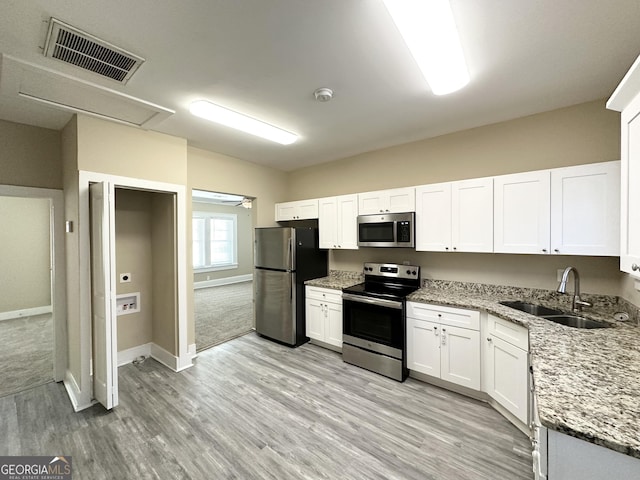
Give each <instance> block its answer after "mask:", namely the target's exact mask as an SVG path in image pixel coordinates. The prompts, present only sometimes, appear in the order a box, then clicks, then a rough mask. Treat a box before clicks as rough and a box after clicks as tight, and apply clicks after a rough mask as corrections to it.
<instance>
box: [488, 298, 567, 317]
mask: <svg viewBox="0 0 640 480" xmlns="http://www.w3.org/2000/svg"><path fill="white" fill-rule="evenodd" d="M500 305H504V306H505V307H510V308H513V309H515V310H520V311H521V312H525V313H528V314H530V315H535V316H537V317H543V316H545V315H563V314H564V312H562V311H561V310H556V309H555V308H549V307H545V306H543V305H537V304H535V303H527V302H522V301H520V300H513V301H504V302H500Z"/></svg>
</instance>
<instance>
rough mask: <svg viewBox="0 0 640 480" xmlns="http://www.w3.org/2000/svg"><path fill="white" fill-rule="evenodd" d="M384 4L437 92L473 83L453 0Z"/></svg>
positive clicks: (398, 0)
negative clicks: (470, 78) (451, 3)
mask: <svg viewBox="0 0 640 480" xmlns="http://www.w3.org/2000/svg"><path fill="white" fill-rule="evenodd" d="M384 5H385V7H386V8H387V10H388V11H389V14H390V15H391V18H392V19H393V21H394V23H395V24H396V27H397V28H398V30H399V31H400V34H401V35H402V38H403V39H404V41H405V43H406V44H407V47H408V48H409V51H410V52H411V55H412V56H413V58H414V59H415V61H416V63H417V64H418V67H419V68H420V70H421V71H422V74H423V75H424V78H425V79H426V81H427V83H428V84H429V86H430V87H431V91H432V92H433V93H434V94H435V95H446V94H447V93H452V92H455V91H456V90H459V89H461V88H462V87H464V86H465V85H466V84H467V83H469V71H468V69H467V65H466V62H465V59H464V54H463V52H462V46H461V44H460V38H459V36H458V30H457V28H456V24H455V21H454V19H453V13H452V12H451V6H450V5H449V0H428V1H425V0H384Z"/></svg>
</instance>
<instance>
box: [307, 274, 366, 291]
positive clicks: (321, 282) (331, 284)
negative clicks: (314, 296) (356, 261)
mask: <svg viewBox="0 0 640 480" xmlns="http://www.w3.org/2000/svg"><path fill="white" fill-rule="evenodd" d="M362 282H364V275H363V274H362V273H360V272H346V271H342V270H331V271H330V272H329V275H328V276H326V277H322V278H314V279H313V280H307V281H306V282H304V284H305V285H309V286H311V287H321V288H331V289H334V290H342V289H343V288H347V287H351V286H353V285H357V284H358V283H362Z"/></svg>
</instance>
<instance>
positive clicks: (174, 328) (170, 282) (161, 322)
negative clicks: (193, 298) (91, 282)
mask: <svg viewBox="0 0 640 480" xmlns="http://www.w3.org/2000/svg"><path fill="white" fill-rule="evenodd" d="M151 249H152V255H153V343H155V344H156V345H159V346H160V347H162V348H164V349H165V350H166V351H167V352H169V353H171V354H173V355H177V353H178V322H177V318H178V316H177V315H178V312H177V305H178V302H177V292H178V290H177V278H178V277H177V267H176V262H177V256H176V208H175V195H173V194H168V193H155V194H153V195H152V198H151Z"/></svg>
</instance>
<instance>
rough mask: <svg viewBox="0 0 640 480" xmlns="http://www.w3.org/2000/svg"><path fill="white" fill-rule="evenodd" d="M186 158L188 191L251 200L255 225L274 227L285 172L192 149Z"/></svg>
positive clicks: (284, 190)
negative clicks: (206, 191)
mask: <svg viewBox="0 0 640 480" xmlns="http://www.w3.org/2000/svg"><path fill="white" fill-rule="evenodd" d="M187 157H188V162H189V163H188V174H189V175H188V183H187V186H188V187H189V190H192V189H198V190H208V191H210V192H221V193H232V194H237V195H245V196H248V197H254V198H256V201H255V202H254V205H253V208H254V209H256V213H255V215H256V222H257V226H260V227H269V226H273V225H276V223H275V213H274V209H275V204H276V203H278V202H282V201H285V200H286V199H287V174H286V173H285V172H282V171H280V170H275V169H273V168H268V167H264V166H261V165H257V164H255V163H250V162H245V161H243V160H239V159H237V158H233V157H228V156H226V155H222V154H219V153H213V152H208V151H206V150H200V149H198V148H193V147H189V149H188V151H187ZM189 228H191V227H190V226H189Z"/></svg>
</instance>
